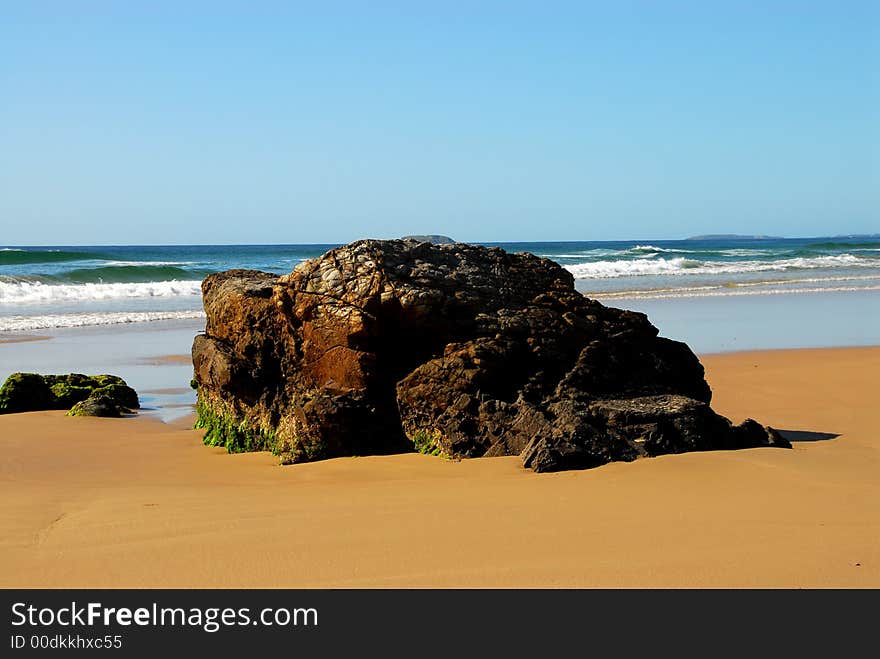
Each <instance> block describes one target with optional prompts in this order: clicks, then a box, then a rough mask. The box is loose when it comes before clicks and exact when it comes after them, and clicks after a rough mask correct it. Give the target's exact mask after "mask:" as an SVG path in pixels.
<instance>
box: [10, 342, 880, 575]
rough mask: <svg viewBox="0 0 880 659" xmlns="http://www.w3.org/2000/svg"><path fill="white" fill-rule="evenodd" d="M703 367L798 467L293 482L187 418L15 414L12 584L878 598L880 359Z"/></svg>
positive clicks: (688, 457)
mask: <svg viewBox="0 0 880 659" xmlns="http://www.w3.org/2000/svg"><path fill="white" fill-rule="evenodd" d="M38 343H51V341H50V342H31V343H27V344H24V343H22V344H19V345H20V346H25V345H29V346H34V345H37V344H38ZM157 350H158V347H157ZM156 355H157V356H160V352H158V351H157V352H156ZM700 357H701V361H702V362H703V364H704V365H705V367H706V377H707V380H708V382H709V384H710V385H711V386H712V389H713V392H714V397H713V407H714V408H715V409H716V410H717V411H718V412H719V413H721V414H724V415H726V416H729V417H730V418H731V419H733V420H734V421H739V420H742V419H743V418H744V417H745V416H751V417H754V418H756V419H758V420H760V421H761V422H762V423H765V424H769V425H771V426H773V427H775V428H778V429H780V430H783V431H785V432H786V434H787V436H788V437H789V438H790V439H791V440H792V444H793V448H792V449H790V450H788V449H778V448H760V449H746V450H739V451H713V452H706V453H688V454H682V455H668V456H663V457H659V458H646V459H641V460H637V461H635V462H632V463H613V464H609V465H606V466H603V467H599V468H596V469H589V470H582V471H568V472H562V473H553V474H535V473H532V472H531V471H528V470H525V469H523V468H522V467H521V466H520V462H519V458H517V457H509V458H507V457H505V458H481V459H473V460H464V461H452V460H445V459H442V458H437V457H431V456H426V455H421V454H406V455H393V456H374V457H356V458H338V459H333V460H327V461H322V462H315V463H309V464H300V465H293V466H288V467H280V466H278V465H277V464H276V460H275V458H273V456H271V455H270V454H268V453H249V454H237V455H228V454H226V453H225V452H224V451H223V450H221V449H217V448H210V447H206V446H204V445H203V444H202V443H201V432H200V431H198V430H192V429H190V426H191V418H188V417H177V418H176V419H172V420H169V421H168V422H163V421H162V419H161V418H160V417H159V416H158V415H151V414H149V413H146V414H143V415H141V417H140V418H124V419H89V418H67V417H65V416H64V413H63V412H33V413H25V414H13V415H5V416H0V449H2V451H3V456H4V457H3V460H2V462H0V501H2V503H0V511H2V512H0V562H2V565H3V566H4V569H3V570H0V585H2V586H3V587H114V588H115V587H183V588H188V587H355V588H361V587H609V588H639V587H672V588H689V587H697V588H705V587H724V588H727V587H732V588H740V587H759V588H765V587H793V588H804V587H806V588H814V587H815V588H838V587H843V588H862V587H871V588H876V587H880V478H878V474H880V445H878V441H877V434H876V428H877V426H878V423H880V409H878V407H877V405H876V395H877V391H878V390H880V386H878V385H880V382H878V375H877V374H878V372H880V348H877V347H865V348H829V349H809V350H807V349H804V350H774V351H756V352H732V353H726V354H702V355H700ZM166 361H167V362H168V364H173V363H174V360H172V359H169V360H166ZM176 366H179V367H183V368H185V365H180V364H177V365H176ZM174 367H175V366H173V365H172V366H168V365H167V364H166V366H164V368H174Z"/></svg>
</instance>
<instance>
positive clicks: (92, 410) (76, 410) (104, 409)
mask: <svg viewBox="0 0 880 659" xmlns="http://www.w3.org/2000/svg"><path fill="white" fill-rule="evenodd" d="M126 411H127V410H125V409H123V408H122V407H121V406H120V405H118V404H117V403H116V401H115V400H114V399H113V398H112V397H111V396H108V395H107V394H102V393H96V394H93V395H91V396H89V397H88V398H86V399H85V400H83V401H80V402H79V403H77V404H76V405H74V406H73V407H72V408H71V409H70V411H69V412H68V413H67V416H105V417H121V416H122V415H123V413H124V412H126Z"/></svg>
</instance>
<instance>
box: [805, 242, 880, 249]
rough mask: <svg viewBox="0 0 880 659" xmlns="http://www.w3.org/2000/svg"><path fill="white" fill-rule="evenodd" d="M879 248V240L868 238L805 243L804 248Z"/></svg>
mask: <svg viewBox="0 0 880 659" xmlns="http://www.w3.org/2000/svg"><path fill="white" fill-rule="evenodd" d="M859 247H861V248H865V247H868V248H880V240H869V241H852V242H837V241H825V242H820V243H810V244H809V245H805V246H804V248H805V249H821V250H835V249H845V250H853V249H856V248H859Z"/></svg>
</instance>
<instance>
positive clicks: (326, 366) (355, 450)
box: [193, 240, 787, 471]
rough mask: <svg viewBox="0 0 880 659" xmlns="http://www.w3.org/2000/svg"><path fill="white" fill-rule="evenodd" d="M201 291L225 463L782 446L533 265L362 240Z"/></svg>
mask: <svg viewBox="0 0 880 659" xmlns="http://www.w3.org/2000/svg"><path fill="white" fill-rule="evenodd" d="M202 292H203V298H204V306H205V311H206V313H207V326H206V331H205V334H204V335H199V336H197V337H196V339H195V341H194V342H193V366H194V370H195V380H196V383H197V385H198V425H199V426H200V427H203V428H205V429H206V434H205V441H206V442H207V443H209V444H214V445H222V446H225V447H226V448H227V449H229V450H230V451H248V450H261V449H270V450H272V451H274V452H275V453H276V454H277V455H279V457H280V460H281V462H282V463H292V462H302V461H308V460H316V459H321V458H329V457H334V456H343V455H365V454H377V453H389V452H400V451H407V450H413V449H417V450H421V451H423V452H426V453H434V454H439V455H445V456H449V457H456V458H458V457H478V456H484V455H517V454H522V456H523V461H524V464H525V465H526V466H527V467H530V468H532V469H535V470H537V471H551V470H558V469H568V468H582V467H590V466H595V465H600V464H604V463H606V462H609V461H612V460H633V459H635V458H637V457H639V456H650V455H659V454H662V453H677V452H682V451H694V450H708V449H716V448H741V447H753V446H787V443H786V442H785V440H783V439H782V438H781V437H779V436H778V435H777V434H776V433H775V432H773V431H772V430H769V429H767V428H763V427H761V426H760V425H758V424H757V423H755V422H753V421H748V422H746V423H744V424H742V425H740V426H734V425H732V424H731V423H730V422H729V421H728V420H727V419H724V418H723V417H720V416H718V415H717V414H715V413H714V412H713V411H712V410H711V408H710V407H709V402H710V398H711V392H710V389H709V386H708V384H707V383H706V381H705V379H704V375H703V367H702V366H701V364H700V362H699V361H698V360H697V358H696V356H695V355H694V354H693V353H692V352H691V350H690V349H689V348H688V347H687V346H686V345H685V344H683V343H679V342H677V341H672V340H669V339H666V338H662V337H659V336H658V332H657V329H656V328H655V327H654V326H653V325H651V323H649V322H648V320H647V318H646V317H645V316H644V315H643V314H640V313H635V312H631V311H623V310H620V309H614V308H610V307H605V306H603V305H602V304H600V303H599V302H596V301H595V300H590V299H588V298H586V297H584V296H583V295H581V294H580V293H578V292H576V291H575V289H574V282H573V279H572V276H571V274H570V273H568V272H567V271H566V270H565V269H563V268H562V267H560V266H559V265H558V264H556V263H554V262H552V261H549V260H546V259H540V258H538V257H536V256H534V255H532V254H527V253H521V254H509V253H507V252H505V251H503V250H501V249H499V248H485V247H477V246H473V245H467V244H463V243H456V244H452V245H434V244H428V243H424V242H417V241H405V240H393V241H377V240H363V241H359V242H356V243H352V244H350V245H346V246H344V247H340V248H337V249H334V250H331V251H330V252H328V253H327V254H325V255H324V256H322V257H319V258H317V259H312V260H310V261H306V262H304V263H301V264H300V265H299V266H297V268H296V269H295V270H294V271H293V272H292V273H290V274H289V275H285V276H282V277H278V276H276V275H273V274H269V273H264V272H258V271H252V270H230V271H227V272H222V273H218V274H214V275H211V276H209V277H208V278H207V279H205V281H204V283H203V284H202Z"/></svg>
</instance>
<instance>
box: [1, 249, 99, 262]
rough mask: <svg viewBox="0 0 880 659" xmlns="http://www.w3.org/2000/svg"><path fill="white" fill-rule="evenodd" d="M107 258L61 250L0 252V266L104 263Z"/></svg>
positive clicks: (7, 250) (8, 250)
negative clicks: (77, 262) (71, 262)
mask: <svg viewBox="0 0 880 659" xmlns="http://www.w3.org/2000/svg"><path fill="white" fill-rule="evenodd" d="M104 260H107V258H106V257H105V256H103V255H101V254H96V253H94V252H76V251H66V250H61V249H39V250H37V249H17V248H7V249H4V250H2V251H0V266H2V265H27V264H31V263H64V262H66V261H104Z"/></svg>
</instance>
